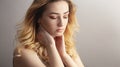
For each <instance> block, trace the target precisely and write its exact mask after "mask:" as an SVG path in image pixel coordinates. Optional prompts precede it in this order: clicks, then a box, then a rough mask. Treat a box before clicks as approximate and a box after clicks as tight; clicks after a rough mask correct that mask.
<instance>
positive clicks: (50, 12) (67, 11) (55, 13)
mask: <svg viewBox="0 0 120 67" xmlns="http://www.w3.org/2000/svg"><path fill="white" fill-rule="evenodd" d="M67 13H69V11H66V12H64V14H67ZM50 14H59V13H56V12H50Z"/></svg>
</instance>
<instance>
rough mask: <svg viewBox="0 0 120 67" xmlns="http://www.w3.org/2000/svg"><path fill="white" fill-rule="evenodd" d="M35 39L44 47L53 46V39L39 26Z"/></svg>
mask: <svg viewBox="0 0 120 67" xmlns="http://www.w3.org/2000/svg"><path fill="white" fill-rule="evenodd" d="M37 38H38V40H39V42H40V43H41V44H44V45H45V46H46V47H47V46H50V45H55V41H54V38H53V37H52V36H51V35H50V34H49V33H48V32H47V31H46V30H45V29H44V28H43V27H42V26H40V28H39V32H38V35H37Z"/></svg>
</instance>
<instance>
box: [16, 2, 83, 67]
mask: <svg viewBox="0 0 120 67" xmlns="http://www.w3.org/2000/svg"><path fill="white" fill-rule="evenodd" d="M68 15H69V7H68V4H67V3H66V2H65V1H58V2H54V3H50V4H49V6H48V7H47V10H46V11H45V12H44V14H43V16H42V18H40V20H39V24H40V25H41V26H40V31H39V33H38V34H37V37H38V40H39V41H40V42H42V43H43V44H45V47H46V48H47V53H48V56H49V61H50V62H49V65H45V64H44V63H43V62H42V61H41V59H40V58H39V57H38V56H37V54H36V52H34V51H33V50H30V49H25V48H21V55H20V56H19V55H17V54H18V51H17V50H15V52H14V53H15V55H14V61H15V63H14V64H15V66H14V67H64V65H65V66H66V67H84V66H83V64H82V62H81V60H80V58H79V56H78V55H77V57H76V59H75V60H73V59H72V58H71V57H70V56H69V55H68V54H67V53H66V49H65V42H64V36H63V33H64V31H65V29H66V26H67V24H68Z"/></svg>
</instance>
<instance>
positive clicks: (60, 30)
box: [56, 29, 64, 32]
mask: <svg viewBox="0 0 120 67" xmlns="http://www.w3.org/2000/svg"><path fill="white" fill-rule="evenodd" d="M63 30H64V29H57V30H56V31H57V32H62V31H63Z"/></svg>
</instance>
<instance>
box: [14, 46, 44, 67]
mask: <svg viewBox="0 0 120 67" xmlns="http://www.w3.org/2000/svg"><path fill="white" fill-rule="evenodd" d="M13 66H14V67H45V65H44V64H43V62H42V61H41V60H40V59H39V57H38V55H37V53H36V52H35V51H33V50H31V49H25V48H16V49H15V50H14V57H13Z"/></svg>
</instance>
